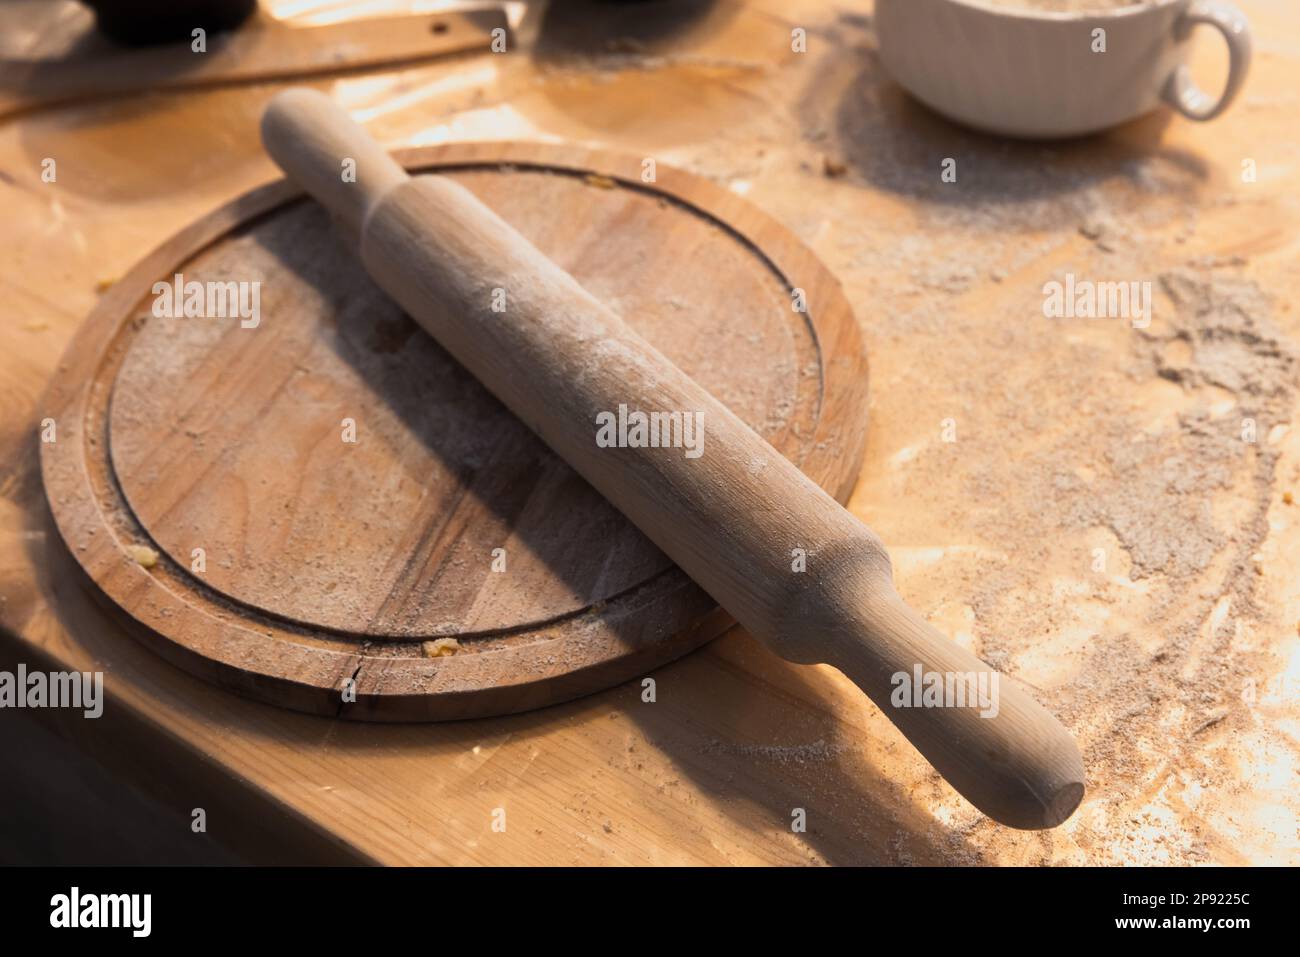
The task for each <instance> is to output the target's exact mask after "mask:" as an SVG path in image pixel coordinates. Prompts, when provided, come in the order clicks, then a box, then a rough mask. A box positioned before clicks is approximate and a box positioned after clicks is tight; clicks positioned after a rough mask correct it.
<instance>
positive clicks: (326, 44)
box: [0, 10, 506, 117]
mask: <svg viewBox="0 0 1300 957" xmlns="http://www.w3.org/2000/svg"><path fill="white" fill-rule="evenodd" d="M493 30H503V31H504V30H506V19H505V16H504V15H503V14H502V13H501V11H499V10H481V11H476V12H472V13H442V14H436V15H429V16H414V17H379V18H370V19H364V20H356V21H351V22H345V23H334V24H326V25H324V26H315V27H292V26H285V25H284V24H283V23H280V22H278V21H276V20H273V19H271V18H270V17H267V16H264V15H261V14H255V15H254V16H253V17H252V19H250V20H249V21H248V22H247V23H245V24H244V25H243V26H241V27H240V28H239V29H238V30H234V31H231V32H230V33H222V34H217V35H214V36H212V37H210V38H209V39H208V41H207V42H208V46H207V47H206V49H205V50H203V51H202V52H195V51H194V50H193V49H192V47H191V45H190V43H188V42H182V43H176V44H164V45H161V46H156V47H143V48H120V47H115V46H113V45H112V44H110V43H108V42H107V41H104V40H103V39H102V38H100V37H98V36H93V37H85V38H83V39H84V40H85V41H86V44H85V45H88V46H89V47H91V52H89V53H85V52H81V51H77V52H76V53H72V54H65V55H56V56H46V57H39V58H38V57H30V58H26V59H16V58H2V59H0V117H5V116H11V115H13V114H16V113H21V112H23V111H24V110H33V109H39V108H41V107H46V106H51V105H57V104H61V103H67V102H69V101H77V100H87V99H99V98H101V97H106V96H120V95H124V94H130V93H149V92H156V91H160V90H176V89H192V88H195V87H203V86H218V85H222V84H229V83H256V82H267V81H269V80H288V79H293V78H302V77H309V76H314V75H319V74H322V73H339V72H343V71H347V70H363V69H375V68H377V67H381V66H389V67H392V66H395V65H398V64H403V63H412V62H415V61H418V60H425V59H429V58H432V57H436V56H442V55H445V54H449V53H463V52H466V51H469V50H476V49H477V50H484V49H487V48H488V46H489V45H490V44H491V43H492V31H493Z"/></svg>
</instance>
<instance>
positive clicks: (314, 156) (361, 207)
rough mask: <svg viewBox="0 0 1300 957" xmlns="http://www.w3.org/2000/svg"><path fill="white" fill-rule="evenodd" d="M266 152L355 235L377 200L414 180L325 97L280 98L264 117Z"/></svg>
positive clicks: (293, 94)
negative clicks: (409, 180)
mask: <svg viewBox="0 0 1300 957" xmlns="http://www.w3.org/2000/svg"><path fill="white" fill-rule="evenodd" d="M262 142H263V144H264V145H265V146H266V151H267V152H268V153H270V154H271V157H272V158H273V159H274V160H275V161H276V163H278V164H279V165H280V167H281V168H282V169H283V170H284V171H285V172H286V173H288V174H289V176H290V178H291V179H293V180H294V181H295V182H297V183H298V184H300V185H301V186H303V187H304V188H305V189H306V190H307V192H308V193H310V194H311V195H312V196H314V197H316V199H318V200H319V201H320V202H322V203H324V204H325V206H326V207H327V208H328V209H329V210H330V211H331V212H333V213H335V214H336V215H337V216H338V217H339V218H340V219H342V220H343V221H344V222H345V223H346V224H347V226H348V228H349V230H351V231H352V233H353V234H354V235H356V234H359V233H360V232H361V224H362V223H363V222H364V221H365V217H366V213H368V212H369V211H370V209H371V207H372V206H374V204H375V202H376V201H378V200H379V198H380V197H382V196H383V195H384V194H385V193H387V192H388V191H389V190H390V189H392V188H393V187H394V186H398V185H400V184H402V183H404V182H406V180H408V179H410V176H409V175H407V172H406V170H404V169H402V167H401V166H399V165H398V163H397V161H396V160H394V159H393V158H392V157H391V156H390V155H389V154H388V152H387V151H386V150H385V149H384V148H383V147H382V146H380V145H379V144H378V143H376V142H375V140H374V139H373V138H372V137H371V136H370V134H368V133H367V132H366V131H365V130H364V129H362V128H361V127H360V126H359V125H357V123H356V121H355V120H353V119H352V117H350V116H349V115H348V114H347V112H346V111H345V110H344V109H343V108H342V107H340V106H339V105H338V104H336V103H335V102H334V101H333V100H331V99H330V98H329V97H328V96H326V95H325V94H324V93H320V92H317V91H316V90H308V89H303V88H293V89H289V90H285V91H283V92H282V93H278V94H276V96H275V97H273V98H272V100H271V102H270V104H269V105H268V106H267V108H266V112H265V113H264V114H263V115H262Z"/></svg>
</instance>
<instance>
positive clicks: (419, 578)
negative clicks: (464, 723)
mask: <svg viewBox="0 0 1300 957" xmlns="http://www.w3.org/2000/svg"><path fill="white" fill-rule="evenodd" d="M402 158H403V160H404V161H405V162H406V163H407V164H408V165H410V166H411V167H412V168H415V169H419V170H421V171H427V172H445V174H446V175H448V176H451V177H452V178H454V179H456V180H458V181H459V182H462V183H463V184H464V185H466V186H467V187H468V188H470V189H471V190H473V191H474V192H475V193H476V194H478V195H479V196H480V198H482V199H483V200H484V201H485V202H486V203H487V204H488V205H490V206H492V207H493V208H495V209H496V210H497V211H498V212H500V213H501V214H502V215H503V216H505V217H507V218H508V219H509V220H510V221H511V222H512V223H514V224H515V225H516V227H517V228H518V229H520V231H521V232H523V233H524V235H526V236H528V237H529V238H530V239H531V240H532V241H533V242H534V243H535V244H536V245H537V246H538V247H539V248H540V249H541V250H542V251H543V252H545V253H546V254H547V255H548V256H550V257H551V258H552V259H554V260H555V261H556V262H558V263H559V264H560V265H562V266H563V267H564V268H565V269H566V270H568V271H570V272H571V273H572V274H573V275H574V276H575V277H576V278H577V279H578V280H579V282H581V283H583V285H584V286H585V287H586V288H587V289H588V290H590V291H591V292H592V293H593V294H595V295H596V296H597V297H599V298H600V299H602V300H603V301H605V302H608V303H611V304H614V305H615V308H616V309H617V310H618V311H619V312H620V313H621V314H623V315H624V316H626V317H627V318H628V321H629V322H630V323H631V324H632V325H633V327H634V328H636V329H638V330H639V331H640V332H641V333H642V334H643V335H645V336H646V337H647V338H648V339H649V340H650V341H651V343H652V344H654V345H656V346H657V347H658V348H660V349H661V350H662V351H663V352H664V353H665V354H667V355H668V356H669V357H670V358H672V359H673V360H674V361H675V362H676V363H677V364H679V365H680V366H681V367H682V368H684V369H685V370H687V371H688V372H689V373H691V374H692V375H693V376H694V377H695V378H696V379H698V380H699V381H701V382H703V383H706V384H707V385H708V387H709V388H710V389H711V390H712V391H713V393H714V394H715V395H716V396H717V397H718V398H720V399H721V400H722V401H723V402H725V403H727V405H728V406H729V407H730V408H731V409H732V410H733V411H735V412H736V413H737V414H738V415H740V416H741V417H742V418H744V419H745V420H746V421H748V422H749V423H750V424H751V425H752V426H753V427H754V428H755V429H756V430H758V431H759V432H760V433H761V434H763V435H764V437H766V438H767V439H768V440H769V441H770V442H772V443H773V445H774V446H775V447H776V448H777V449H778V450H779V451H781V452H783V453H784V454H785V455H786V456H787V457H788V458H790V459H791V460H792V461H794V462H796V463H797V464H799V465H800V466H801V467H802V468H804V470H805V471H806V472H807V473H808V474H809V475H811V476H812V477H813V478H814V479H815V480H816V481H818V482H820V483H821V484H823V485H824V486H825V487H826V488H827V489H828V490H829V491H831V492H832V493H833V494H835V495H838V496H840V498H841V499H844V498H846V497H847V495H848V492H849V489H850V488H851V486H852V482H853V480H854V477H855V475H856V472H857V465H858V462H859V461H860V460H861V455H862V447H863V443H864V441H865V438H866V432H865V427H866V402H865V396H866V388H867V380H866V363H865V358H864V356H863V354H862V347H861V340H860V338H859V336H858V332H857V327H856V324H855V322H854V319H853V314H852V312H851V310H850V309H849V306H848V302H847V301H846V300H845V298H844V296H843V293H842V292H841V291H840V289H839V286H838V284H837V283H836V282H835V280H834V278H833V277H832V276H831V275H830V274H829V273H828V272H827V271H826V270H825V269H824V268H823V267H822V266H821V265H820V264H819V263H818V262H817V260H816V258H815V257H814V256H812V255H811V254H810V253H809V252H808V251H807V250H806V248H804V247H803V246H802V245H801V244H800V243H799V242H798V240H796V239H795V238H794V237H793V236H792V235H791V234H790V233H789V232H787V231H786V230H784V229H782V228H781V227H780V226H778V225H777V224H776V223H774V222H773V221H771V220H770V219H768V218H767V217H765V216H763V215H762V214H761V213H759V212H758V211H757V210H755V209H754V208H753V207H751V206H750V205H749V204H748V203H746V202H745V201H744V200H742V199H740V198H739V197H737V196H735V195H734V194H731V193H728V192H727V191H725V190H723V189H720V188H719V187H717V186H716V185H714V184H712V183H709V182H707V181H706V180H703V179H700V178H699V177H695V176H691V175H690V174H687V173H683V172H681V171H678V170H673V169H670V168H659V169H657V170H656V176H655V180H654V182H653V183H645V182H642V180H641V169H642V167H641V162H640V159H639V158H636V157H623V156H618V155H615V154H609V153H602V152H597V151H591V150H582V149H577V148H571V147H561V146H550V145H542V144H512V143H489V144H457V145H454V146H444V147H432V148H428V149H424V150H418V151H407V152H406V153H403V154H402ZM287 196H288V191H287V188H285V187H284V186H283V184H276V185H273V186H271V187H268V188H265V189H262V190H259V191H257V192H256V193H253V194H249V195H246V196H244V197H241V198H240V199H236V200H234V201H233V202H231V203H230V204H228V205H226V206H224V207H222V208H221V209H219V210H217V211H216V212H214V213H212V214H211V215H209V216H207V217H204V218H203V219H201V220H200V221H199V222H198V223H196V224H195V225H194V226H192V227H189V228H187V229H185V230H183V231H182V232H181V233H179V234H178V235H177V236H176V237H175V238H174V239H172V240H169V241H168V242H166V243H164V244H163V245H162V247H161V248H160V249H158V250H157V251H156V252H154V253H153V254H152V255H151V256H149V257H148V258H147V259H146V260H145V261H144V262H143V263H142V264H141V265H140V266H139V267H138V268H136V269H133V270H132V271H131V272H130V273H129V274H128V275H127V276H126V277H125V278H124V279H123V280H122V281H121V282H120V283H118V284H117V285H116V286H115V287H114V289H113V291H112V293H111V294H110V295H109V296H107V297H106V298H105V300H104V303H103V304H102V305H101V307H100V308H99V309H97V310H96V311H95V313H94V314H93V315H92V316H91V317H90V318H89V320H88V321H87V324H86V327H85V329H84V330H83V331H82V332H81V333H80V334H79V335H78V336H77V338H76V339H75V340H74V341H73V343H72V345H71V347H70V348H69V351H68V353H67V355H66V356H65V359H64V366H65V369H66V372H65V374H64V375H63V376H61V377H60V378H59V380H58V382H57V383H56V384H55V386H54V388H53V390H52V393H51V395H50V402H49V405H48V407H47V409H46V411H45V413H44V414H43V415H42V418H43V419H45V418H47V417H48V418H49V419H52V420H53V421H54V422H55V423H56V428H57V430H58V431H57V433H56V434H57V440H56V441H52V442H47V443H45V444H44V445H43V456H44V469H45V480H46V488H47V493H48V498H49V501H50V504H51V509H52V511H53V513H54V516H55V519H56V521H57V522H58V523H59V526H60V529H61V530H62V532H63V535H64V539H65V541H67V543H68V545H69V547H70V549H71V550H72V554H73V555H74V556H75V557H76V558H77V560H78V561H79V562H80V563H81V565H82V567H83V568H84V569H85V570H86V572H87V573H88V574H89V575H90V577H91V578H93V579H94V580H95V582H96V583H97V584H98V585H99V587H100V588H101V589H102V590H103V592H104V594H105V595H106V596H107V597H109V598H110V599H111V600H112V601H114V602H116V603H117V604H118V605H119V606H120V607H121V608H122V609H123V610H124V611H125V612H126V613H127V614H128V615H129V616H130V617H131V618H132V619H134V620H135V621H136V622H137V623H138V624H139V625H140V626H142V628H141V630H142V631H143V632H145V633H146V634H147V635H148V636H149V637H152V638H155V639H159V640H155V641H154V642H153V643H154V644H155V646H156V647H158V648H159V649H160V650H161V651H162V652H163V653H164V654H165V655H166V656H167V657H168V658H169V659H171V660H173V661H175V662H177V663H178V664H180V665H181V666H182V667H185V668H187V669H188V670H190V671H193V672H194V673H196V674H198V675H200V676H202V677H207V678H211V679H213V680H215V681H217V682H218V683H220V684H221V685H223V686H225V687H228V688H231V689H233V690H235V691H238V692H240V693H242V694H245V695H249V696H251V697H256V698H258V699H260V700H263V701H268V702H270V703H273V704H280V705H285V706H288V707H293V708H298V709H300V710H306V711H312V712H316V713H320V714H326V715H330V716H335V715H338V716H341V717H350V718H363V719H368V720H426V719H445V718H468V717H482V716H485V715H491V714H504V713H510V712H515V711H522V710H527V709H529V708H534V707H539V706H541V705H546V704H552V703H554V702H556V701H561V700H565V699H567V698H571V697H574V696H576V695H580V694H585V693H589V692H591V691H594V690H598V689H600V688H604V687H608V686H609V685H611V684H617V683H619V682H621V681H624V680H627V679H628V678H630V677H633V676H636V675H640V674H643V673H645V672H646V671H647V670H649V669H652V668H654V667H656V666H658V665H660V664H663V663H664V662H665V661H668V660H671V659H673V658H676V657H677V656H679V655H681V654H684V653H685V652H687V651H689V650H691V649H692V648H694V647H696V646H697V645H699V644H700V643H702V642H704V641H707V640H708V639H710V638H713V637H714V636H716V635H717V634H718V633H719V632H720V631H721V630H723V629H724V628H726V627H727V626H728V619H727V618H726V616H725V615H721V614H718V613H716V609H715V606H714V605H713V603H712V602H711V601H710V600H709V598H708V596H706V595H705V594H704V593H703V592H702V591H700V590H699V589H698V588H697V587H696V586H695V585H694V584H693V583H692V582H690V581H689V579H687V578H686V576H685V575H684V574H683V573H682V572H680V571H679V570H678V569H676V568H674V567H673V566H672V564H671V563H670V562H669V561H668V560H667V559H666V558H665V557H664V556H663V555H662V553H660V552H659V551H658V550H657V549H656V548H654V547H653V546H652V545H651V544H650V543H649V541H648V540H646V539H645V538H644V536H642V535H641V533H640V532H638V531H637V530H636V529H635V527H633V526H632V525H631V523H630V522H628V521H626V520H625V519H624V518H623V517H622V516H621V515H619V514H618V512H617V511H616V510H615V509H614V508H613V507H612V506H611V505H609V504H608V503H607V502H605V501H604V499H602V498H601V497H600V496H599V495H598V494H597V493H596V492H595V491H594V490H592V489H591V487H590V486H588V485H587V484H586V482H584V481H582V480H581V479H580V478H579V477H578V476H577V475H576V474H574V473H573V472H572V471H571V470H570V469H569V468H568V467H567V466H566V465H564V463H563V462H562V461H560V460H559V458H558V457H556V456H555V455H554V454H552V453H551V452H550V451H549V450H548V449H546V448H545V446H544V445H543V444H542V443H541V442H540V440H538V439H537V438H536V437H535V436H533V435H532V433H531V432H529V431H528V429H527V427H526V426H525V425H524V424H523V423H522V422H520V421H519V420H518V419H516V418H515V417H514V416H513V415H511V414H510V413H508V412H507V411H505V410H504V409H503V408H502V407H501V406H500V404H499V403H497V402H496V400H495V399H493V398H492V397H491V396H490V395H489V393H488V392H487V391H486V390H485V389H484V388H482V387H481V386H480V385H479V384H478V383H477V382H475V381H474V380H473V379H472V378H471V377H470V376H469V375H468V374H466V373H465V372H464V371H463V370H462V369H461V368H460V366H459V365H457V364H456V363H455V361H454V360H452V359H451V357H450V356H448V355H447V354H446V353H445V352H444V351H443V350H442V349H441V348H440V347H439V346H438V345H437V344H436V343H434V342H433V340H432V339H431V338H429V337H428V336H426V335H424V334H423V333H422V332H421V331H420V330H419V328H418V327H417V326H416V325H415V324H414V323H413V322H412V321H411V320H410V319H409V318H408V317H406V316H405V315H404V314H403V313H402V312H401V310H400V309H399V308H398V307H397V306H396V305H394V304H393V303H392V302H391V301H390V300H389V299H388V298H387V297H386V296H385V295H384V294H383V293H382V292H380V291H379V290H378V289H377V288H376V287H375V286H374V285H373V284H372V283H371V282H370V281H369V279H368V277H367V276H366V274H365V272H364V270H363V269H362V267H361V265H360V263H359V260H358V258H357V256H356V253H355V251H354V250H353V249H351V248H349V243H348V241H347V240H346V239H345V238H344V237H341V236H340V235H339V234H338V233H337V232H336V231H335V230H334V229H332V228H331V223H330V221H329V217H328V215H327V213H326V212H325V211H324V210H323V209H322V208H321V207H319V206H318V205H317V204H315V203H313V202H306V201H288V202H286V197H287ZM176 276H180V277H182V278H181V279H180V280H176V279H175V277H176ZM158 282H161V283H163V284H164V286H171V285H173V284H174V283H175V282H181V283H183V284H188V283H191V282H195V283H200V284H203V283H208V282H215V283H223V284H224V283H227V282H235V283H239V282H244V283H254V284H256V285H257V287H258V290H259V315H258V316H257V318H256V319H253V318H252V317H251V308H250V310H249V315H248V316H246V317H244V318H241V317H240V316H238V315H235V314H234V313H235V300H234V299H233V298H232V299H231V300H230V308H229V310H227V309H226V308H225V307H224V306H223V307H222V309H221V310H220V311H221V312H223V313H224V312H229V313H230V314H229V315H216V316H206V317H205V316H192V315H191V316H185V315H181V316H179V317H174V316H173V315H171V314H170V313H172V312H173V311H174V309H178V308H180V306H179V305H178V304H179V303H180V302H181V298H180V296H179V295H177V297H176V298H175V299H174V300H172V302H173V303H174V304H175V305H174V307H169V308H168V309H166V310H163V311H164V312H166V313H169V314H168V315H163V316H159V315H157V314H155V313H154V311H153V305H154V302H155V300H156V299H157V295H156V293H155V291H154V287H155V284H156V283H158ZM222 288H223V289H225V287H224V286H223V287H222ZM795 289H798V290H801V294H802V300H803V302H804V303H805V304H806V309H805V310H796V309H795V308H793V302H794V300H793V290H795ZM251 303H252V300H251V299H247V300H245V301H244V306H246V307H251ZM348 423H351V425H348ZM593 428H594V426H593ZM347 429H351V430H352V433H355V434H354V435H353V434H350V435H349V438H348V440H345V437H344V432H345V430H347ZM593 435H594V432H593ZM593 441H594V439H593ZM142 547H143V548H149V549H151V552H150V554H151V555H152V554H160V555H161V560H159V561H157V563H156V564H150V565H149V566H148V567H144V566H142V565H141V564H140V563H139V561H137V560H136V559H135V558H133V557H132V549H133V548H136V549H138V548H142ZM153 549H156V550H157V551H156V552H153V551H152V550H153ZM196 550H197V552H196ZM196 555H197V556H201V558H200V559H199V560H197V561H196V560H195V556H196ZM150 561H151V562H152V559H150ZM438 638H453V639H457V640H458V642H459V651H458V652H457V653H456V654H454V655H443V656H439V657H430V656H427V655H426V654H424V652H423V643H424V642H426V641H431V640H433V639H438ZM345 689H346V690H347V691H348V692H350V693H349V694H348V695H347V696H346V697H345V696H344V691H345Z"/></svg>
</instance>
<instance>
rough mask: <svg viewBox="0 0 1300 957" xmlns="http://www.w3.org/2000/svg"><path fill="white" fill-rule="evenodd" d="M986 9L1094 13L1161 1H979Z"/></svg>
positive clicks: (1149, 4) (1143, 5)
mask: <svg viewBox="0 0 1300 957" xmlns="http://www.w3.org/2000/svg"><path fill="white" fill-rule="evenodd" d="M978 2H979V3H981V4H983V5H984V6H986V7H998V8H1000V9H1005V10H1042V11H1045V12H1048V13H1092V12H1095V11H1098V10H1118V9H1119V8H1120V7H1145V6H1152V5H1154V4H1156V3H1158V2H1159V0H978Z"/></svg>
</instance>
